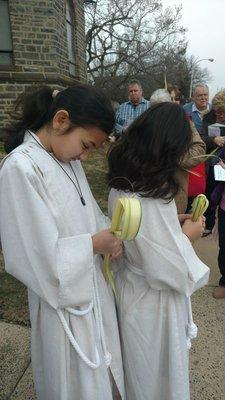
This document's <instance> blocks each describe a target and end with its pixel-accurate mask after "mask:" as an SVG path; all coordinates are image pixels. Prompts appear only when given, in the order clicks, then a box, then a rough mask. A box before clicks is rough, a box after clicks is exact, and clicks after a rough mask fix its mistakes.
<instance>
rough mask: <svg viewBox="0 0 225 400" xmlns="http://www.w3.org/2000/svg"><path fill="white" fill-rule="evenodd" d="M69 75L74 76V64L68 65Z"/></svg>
mask: <svg viewBox="0 0 225 400" xmlns="http://www.w3.org/2000/svg"><path fill="white" fill-rule="evenodd" d="M69 73H70V75H75V74H76V68H75V65H74V64H71V63H69Z"/></svg>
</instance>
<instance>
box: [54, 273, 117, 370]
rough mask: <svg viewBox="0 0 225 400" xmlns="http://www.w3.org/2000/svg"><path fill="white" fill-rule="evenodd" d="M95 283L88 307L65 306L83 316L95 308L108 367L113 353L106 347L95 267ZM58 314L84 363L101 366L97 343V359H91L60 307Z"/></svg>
mask: <svg viewBox="0 0 225 400" xmlns="http://www.w3.org/2000/svg"><path fill="white" fill-rule="evenodd" d="M93 285H94V300H93V301H91V302H90V304H89V305H88V307H87V308H86V309H85V310H77V309H75V308H71V307H68V308H65V311H67V312H68V313H69V314H72V315H75V316H78V317H82V316H84V315H87V314H88V313H89V312H91V311H92V310H93V308H94V314H95V319H96V325H97V329H98V333H99V337H100V341H101V343H102V348H103V354H104V359H105V363H106V365H107V367H108V366H109V365H110V363H111V359H112V356H111V354H110V353H109V352H108V351H107V349H106V343H105V333H104V328H103V322H102V313H101V306H100V300H99V294H98V285H97V278H96V271H95V269H94V274H93ZM57 314H58V316H59V319H60V321H61V323H62V326H63V329H64V331H65V333H66V335H67V337H68V339H69V341H70V343H71V345H72V347H73V348H74V350H75V351H76V352H77V354H78V355H79V357H80V358H81V359H82V360H83V361H84V363H85V364H86V365H87V366H88V367H90V368H92V369H97V368H98V367H99V366H100V357H99V353H98V349H97V345H96V344H95V349H94V352H95V361H91V360H90V359H89V358H88V357H87V356H86V355H85V354H84V352H83V350H82V349H81V348H80V345H79V344H78V343H77V341H76V339H75V337H74V335H73V333H72V332H71V329H70V328H69V326H68V323H67V321H66V319H65V317H64V315H63V312H62V310H60V309H58V310H57Z"/></svg>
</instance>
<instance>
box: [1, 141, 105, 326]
mask: <svg viewBox="0 0 225 400" xmlns="http://www.w3.org/2000/svg"><path fill="white" fill-rule="evenodd" d="M107 147H108V146H107V145H106V146H105V148H103V149H101V150H100V151H99V152H98V153H97V152H95V153H93V155H90V157H89V159H88V160H87V161H85V163H84V169H85V171H86V174H87V177H88V181H89V183H90V186H91V188H92V191H93V194H94V196H95V198H96V200H97V202H98V204H99V206H100V207H101V209H102V210H103V211H104V212H106V210H107V197H108V188H107V185H106V183H105V172H106V169H107V162H106V152H107ZM0 151H1V149H0ZM0 320H4V321H6V322H13V323H16V324H21V325H29V324H30V322H29V314H28V305H27V290H26V287H25V286H24V285H23V284H21V283H20V282H19V281H17V280H16V279H14V278H13V277H12V276H10V275H9V274H7V273H6V272H5V271H4V261H3V257H2V254H0Z"/></svg>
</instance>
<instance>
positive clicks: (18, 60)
mask: <svg viewBox="0 0 225 400" xmlns="http://www.w3.org/2000/svg"><path fill="white" fill-rule="evenodd" d="M66 1H67V0H23V1H21V0H9V2H8V4H9V16H10V24H11V34H12V44H13V65H12V66H11V67H9V66H8V67H4V66H1V65H0V126H2V125H3V124H4V123H5V122H6V121H7V120H8V118H9V117H8V112H9V111H11V110H12V108H13V105H14V103H15V99H16V98H17V96H18V94H20V93H21V92H23V91H24V89H25V88H26V87H27V86H29V85H33V84H39V85H42V84H48V85H50V86H52V87H53V88H56V89H59V88H64V87H66V86H69V85H73V84H75V83H76V82H85V81H86V61H85V27H84V1H83V0H70V1H71V7H72V8H73V17H74V32H73V45H74V54H75V75H70V73H69V62H68V46H67V29H66ZM67 2H68V1H67Z"/></svg>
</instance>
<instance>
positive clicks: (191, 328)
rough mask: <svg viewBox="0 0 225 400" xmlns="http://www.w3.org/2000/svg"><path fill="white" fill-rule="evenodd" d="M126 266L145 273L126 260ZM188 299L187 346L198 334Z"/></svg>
mask: <svg viewBox="0 0 225 400" xmlns="http://www.w3.org/2000/svg"><path fill="white" fill-rule="evenodd" d="M125 265H126V267H127V268H128V269H129V271H131V272H133V273H134V274H135V275H139V276H145V273H144V271H143V270H142V269H140V268H137V267H135V266H134V265H132V264H130V263H128V262H127V261H126V262H125ZM187 300H188V304H187V305H188V324H187V329H186V336H187V348H188V349H190V348H191V339H195V338H196V337H197V334H198V327H197V325H196V324H195V323H194V321H193V315H192V306H191V298H190V297H187Z"/></svg>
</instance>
